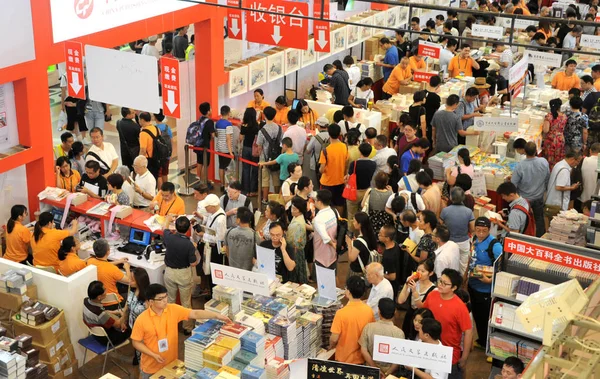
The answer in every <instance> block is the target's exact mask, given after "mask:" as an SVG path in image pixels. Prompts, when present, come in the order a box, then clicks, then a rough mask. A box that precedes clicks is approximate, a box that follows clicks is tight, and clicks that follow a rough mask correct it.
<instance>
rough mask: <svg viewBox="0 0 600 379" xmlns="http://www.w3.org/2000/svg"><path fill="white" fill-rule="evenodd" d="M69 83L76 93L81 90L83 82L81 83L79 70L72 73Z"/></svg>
mask: <svg viewBox="0 0 600 379" xmlns="http://www.w3.org/2000/svg"><path fill="white" fill-rule="evenodd" d="M69 85H70V86H71V88H73V91H75V93H76V94H78V93H79V91H80V90H81V84H79V73H78V72H72V73H71V83H69Z"/></svg>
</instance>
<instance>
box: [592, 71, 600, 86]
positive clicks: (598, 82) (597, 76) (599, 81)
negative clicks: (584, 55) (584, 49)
mask: <svg viewBox="0 0 600 379" xmlns="http://www.w3.org/2000/svg"><path fill="white" fill-rule="evenodd" d="M592 78H594V87H596V90H597V91H600V64H597V65H595V66H594V67H592Z"/></svg>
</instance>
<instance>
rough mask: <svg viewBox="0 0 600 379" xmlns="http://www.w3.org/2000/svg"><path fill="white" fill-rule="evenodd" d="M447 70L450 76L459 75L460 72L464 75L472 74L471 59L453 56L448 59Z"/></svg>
mask: <svg viewBox="0 0 600 379" xmlns="http://www.w3.org/2000/svg"><path fill="white" fill-rule="evenodd" d="M448 72H449V73H450V77H452V78H455V77H457V76H460V73H461V72H462V73H463V74H464V76H473V59H471V58H467V59H462V58H461V57H460V56H458V55H457V56H455V57H454V58H452V59H450V64H449V65H448Z"/></svg>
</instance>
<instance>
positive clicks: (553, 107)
mask: <svg viewBox="0 0 600 379" xmlns="http://www.w3.org/2000/svg"><path fill="white" fill-rule="evenodd" d="M561 106H562V100H561V99H552V100H550V113H552V117H554V118H558V111H559V110H560V107H561Z"/></svg>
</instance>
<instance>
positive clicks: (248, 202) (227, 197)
mask: <svg viewBox="0 0 600 379" xmlns="http://www.w3.org/2000/svg"><path fill="white" fill-rule="evenodd" d="M250 201H252V200H251V199H250V198H249V197H248V196H246V201H244V207H246V208H248V205H250ZM227 204H229V195H227V194H225V197H223V210H225V209H226V208H227Z"/></svg>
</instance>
